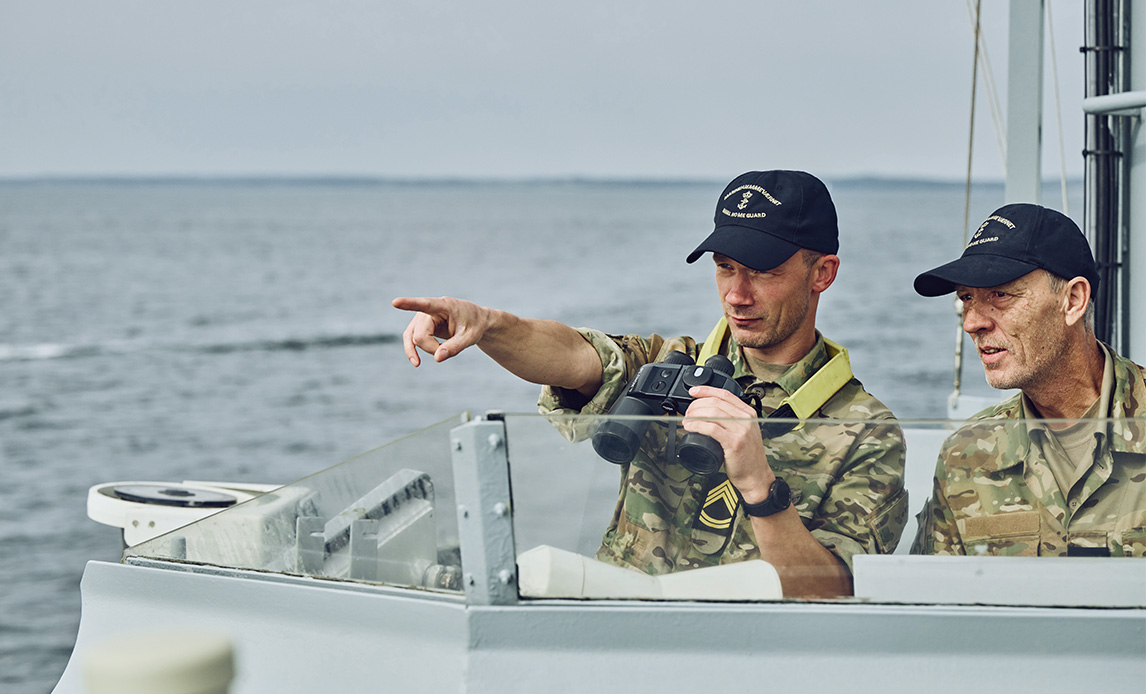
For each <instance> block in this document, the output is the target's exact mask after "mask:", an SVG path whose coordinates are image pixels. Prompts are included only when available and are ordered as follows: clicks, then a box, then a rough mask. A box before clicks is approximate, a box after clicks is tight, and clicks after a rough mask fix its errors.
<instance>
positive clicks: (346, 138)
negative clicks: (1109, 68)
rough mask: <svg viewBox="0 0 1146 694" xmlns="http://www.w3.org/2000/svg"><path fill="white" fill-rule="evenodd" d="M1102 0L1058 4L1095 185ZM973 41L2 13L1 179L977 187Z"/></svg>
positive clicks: (513, 20) (894, 19)
mask: <svg viewBox="0 0 1146 694" xmlns="http://www.w3.org/2000/svg"><path fill="white" fill-rule="evenodd" d="M983 5H984V16H985V20H984V22H985V31H986V37H987V40H988V42H989V55H990V58H991V60H992V63H993V68H994V73H995V78H996V79H997V80H998V81H999V83H1000V84H999V86H1000V89H1004V90H1005V84H1004V83H1005V78H1006V57H1007V46H1006V30H1007V3H1005V2H1002V0H985V1H984V2H983ZM1081 5H1082V3H1080V2H1077V0H1053V2H1052V10H1053V18H1054V24H1055V30H1056V48H1057V55H1058V62H1059V71H1060V83H1061V87H1060V88H1061V90H1062V97H1063V115H1064V119H1065V139H1066V142H1065V147H1066V154H1067V161H1068V173H1070V174H1071V175H1078V174H1080V173H1081V157H1080V156H1079V151H1080V150H1081V148H1082V117H1081V115H1080V113H1079V112H1078V108H1079V101H1080V100H1081V97H1082V90H1083V83H1082V58H1081V56H1080V54H1079V52H1078V46H1079V45H1081V43H1082V25H1081ZM971 51H972V42H971V28H970V22H969V19H968V10H967V3H966V0H870V1H865V2H856V1H847V2H845V1H843V0H835V1H831V2H829V1H827V0H798V1H797V0H791V1H787V2H771V1H762V0H755V1H735V2H719V1H717V2H707V3H696V2H677V1H675V0H662V1H659V2H649V1H646V0H635V1H629V2H616V1H613V2H598V1H596V0H590V1H581V2H576V3H544V2H536V1H526V0H489V1H487V2H454V3H443V2H429V1H426V0H379V1H372V2H367V1H365V0H340V1H334V0H328V1H326V2H305V1H301V0H239V1H238V2H235V1H234V0H227V1H225V2H224V1H220V0H197V1H196V2H158V1H155V0H133V1H129V0H103V1H100V2H89V1H87V0H70V1H69V0H0V176H5V177H10V176H36V175H89V174H113V175H150V174H175V175H179V174H194V175H212V174H223V175H245V174H255V175H257V174H274V175H292V174H303V175H315V174H317V175H323V174H350V175H378V176H418V177H421V176H464V177H485V176H495V177H519V176H622V177H628V176H652V177H713V178H717V179H723V178H727V177H728V176H729V175H730V174H732V173H735V172H739V171H743V170H748V169H754V168H780V167H791V168H802V169H807V170H810V171H813V172H815V173H818V174H820V175H823V176H826V177H832V176H845V175H868V174H875V175H919V176H928V177H940V178H950V179H961V178H962V176H963V175H964V174H965V169H966V158H967V125H968V111H969V98H970V88H971ZM1046 74H1047V87H1046V95H1047V100H1048V108H1047V111H1046V119H1047V120H1046V123H1047V124H1046V126H1045V127H1044V138H1045V141H1046V142H1045V145H1046V153H1045V154H1044V164H1043V165H1044V171H1045V172H1046V173H1047V174H1048V175H1057V172H1058V169H1059V155H1058V141H1057V131H1056V125H1055V122H1054V111H1053V102H1052V101H1051V99H1052V98H1053V89H1052V87H1051V85H1050V78H1051V71H1050V68H1049V64H1048V68H1047V71H1046ZM1000 98H1002V99H1004V102H1003V103H1004V107H1005V93H1002V94H1000ZM978 108H979V117H978V118H977V125H976V132H977V137H976V150H975V161H976V166H975V171H976V175H977V176H981V177H990V178H1001V177H1002V175H1003V170H1002V165H1001V160H1000V155H999V152H998V148H997V146H996V144H995V136H994V132H993V129H992V125H991V120H990V117H989V111H988V108H987V105H986V101H985V100H983V99H981V101H980V105H979V107H978Z"/></svg>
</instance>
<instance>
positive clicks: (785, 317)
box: [736, 296, 810, 349]
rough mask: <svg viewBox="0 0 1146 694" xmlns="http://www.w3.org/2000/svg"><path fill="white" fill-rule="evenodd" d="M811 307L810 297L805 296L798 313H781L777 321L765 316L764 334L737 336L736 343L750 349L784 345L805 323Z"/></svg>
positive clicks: (750, 333)
mask: <svg viewBox="0 0 1146 694" xmlns="http://www.w3.org/2000/svg"><path fill="white" fill-rule="evenodd" d="M809 305H810V297H808V296H804V297H803V303H802V304H801V305H800V306H799V310H798V311H789V312H781V314H780V316H779V318H778V319H777V320H770V319H771V317H770V316H764V317H763V320H762V323H763V324H764V331H763V332H747V333H743V334H742V335H736V342H737V343H739V344H740V346H741V347H746V348H748V349H770V348H772V347H775V346H776V345H779V344H782V343H783V342H784V341H785V340H787V339H788V338H790V337H792V335H794V334H795V333H796V330H798V329H799V327H800V326H801V325H802V324H803V323H804V319H805V318H807V316H808V307H809Z"/></svg>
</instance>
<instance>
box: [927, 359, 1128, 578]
mask: <svg viewBox="0 0 1146 694" xmlns="http://www.w3.org/2000/svg"><path fill="white" fill-rule="evenodd" d="M1108 349H1109V348H1108ZM1110 354H1111V357H1112V359H1113V366H1114V372H1113V375H1114V385H1113V389H1112V392H1111V402H1110V409H1109V412H1110V418H1111V419H1110V421H1109V424H1108V425H1106V426H1105V427H1102V429H1104V430H1102V431H1099V432H1098V433H1096V434H1095V437H1096V439H1097V447H1096V449H1095V454H1094V456H1095V457H1094V461H1093V462H1092V463H1091V465H1090V468H1089V469H1088V470H1086V471H1085V472H1084V473H1083V474H1082V477H1081V479H1079V480H1078V482H1077V483H1075V484H1074V485H1073V486H1072V487H1071V489H1070V490H1069V491H1068V493H1066V494H1064V493H1063V492H1062V491H1061V490H1060V488H1059V484H1058V482H1057V481H1056V480H1055V477H1054V475H1053V473H1052V472H1051V470H1050V468H1049V467H1048V466H1047V462H1046V457H1045V455H1044V453H1043V450H1042V449H1043V446H1044V445H1047V439H1046V433H1045V431H1044V430H1043V429H1042V428H1041V427H1040V428H1036V427H1034V426H1032V427H1030V429H1029V430H1028V427H1027V426H1026V425H1023V424H1021V422H1023V421H1031V420H1024V417H1023V406H1022V401H1021V398H1022V394H1021V393H1020V394H1017V395H1015V396H1014V397H1012V398H1009V399H1008V400H1006V401H1004V402H1001V403H999V404H998V405H995V406H994V407H991V408H988V409H986V410H984V411H983V412H980V413H979V414H977V415H975V417H973V418H972V421H971V422H969V423H968V424H966V425H964V426H963V428H961V429H960V430H959V431H957V432H955V433H954V434H952V435H951V436H950V437H949V438H948V439H947V440H946V441H945V442H944V444H943V448H942V450H941V451H940V453H939V463H938V465H937V466H936V470H935V483H934V492H933V494H932V497H931V500H930V501H929V502H928V503H927V504H926V506H924V508H923V511H922V512H921V513H920V514H919V531H918V534H917V535H916V537H915V542H914V544H913V546H912V548H911V551H912V552H913V553H915V554H991V555H996V554H997V555H1015V556H1035V555H1042V556H1062V555H1066V554H1068V553H1088V552H1091V553H1098V554H1101V555H1105V554H1106V552H1109V553H1110V555H1111V556H1116V557H1117V556H1136V557H1141V556H1146V419H1143V418H1144V417H1146V382H1144V373H1143V369H1142V367H1140V366H1138V365H1137V364H1135V363H1134V362H1132V361H1130V360H1129V359H1125V358H1123V357H1120V356H1118V355H1117V354H1115V353H1114V352H1113V350H1110ZM1123 418H1126V419H1123ZM1133 418H1138V419H1137V420H1135V419H1133Z"/></svg>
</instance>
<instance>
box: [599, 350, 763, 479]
mask: <svg viewBox="0 0 1146 694" xmlns="http://www.w3.org/2000/svg"><path fill="white" fill-rule="evenodd" d="M733 371H734V368H733V366H732V362H731V361H729V360H728V358H727V357H723V356H721V355H719V354H717V355H714V356H712V357H709V358H708V360H707V361H705V362H704V366H699V365H697V364H696V363H695V362H694V361H693V360H692V357H690V356H688V355H687V354H685V353H684V352H678V351H674V352H670V353H669V354H668V356H667V357H666V358H665V360H664V361H663V362H657V363H654V364H645V365H644V366H642V367H641V368H640V369H639V370H638V371H637V375H636V376H635V377H633V380H632V381H630V382H629V385H628V386H627V387H626V388H625V393H624V394H623V395H622V396H621V397H620V398H618V399H617V402H616V403H614V405H613V407H612V408H611V409H610V410H609V415H610V416H613V415H619V416H624V415H641V416H646V417H648V416H654V415H659V414H679V415H683V414H684V413H685V410H687V409H688V406H689V404H690V403H692V401H693V400H694V399H695V398H693V397H692V396H691V395H689V394H688V389H689V388H692V387H693V386H713V387H716V388H723V389H724V390H727V391H729V392H731V393H733V394H734V395H736V396H737V397H743V395H744V393H743V391H741V389H740V386H739V385H738V384H737V383H736V381H734V380H732V374H733ZM648 424H649V421H648V420H647V419H609V420H606V421H605V422H603V423H602V424H601V426H600V427H599V428H598V429H597V431H596V433H594V434H593V449H594V450H596V451H597V454H598V455H600V456H601V457H602V458H604V459H605V460H608V461H609V462H611V463H616V464H618V465H624V464H626V463H630V462H632V460H633V458H635V457H636V455H637V451H638V450H639V449H640V447H641V439H642V438H643V437H644V434H645V431H646V429H647V428H648ZM676 457H677V461H678V462H679V463H680V464H681V465H683V466H684V467H685V468H687V469H688V470H689V471H690V472H692V473H694V474H697V475H711V474H714V473H715V472H716V471H718V470H719V469H720V466H721V465H723V464H724V449H722V448H721V447H720V444H719V443H717V442H716V441H715V440H713V439H712V438H711V437H709V436H705V435H704V434H697V433H694V432H688V433H686V434H685V435H684V436H683V437H681V440H680V442H679V443H678V444H677V446H676Z"/></svg>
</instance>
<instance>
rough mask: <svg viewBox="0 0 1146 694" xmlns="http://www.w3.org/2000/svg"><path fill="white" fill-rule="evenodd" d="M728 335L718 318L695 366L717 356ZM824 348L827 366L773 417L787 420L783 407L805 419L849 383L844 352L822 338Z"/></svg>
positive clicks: (722, 319) (849, 370) (723, 321)
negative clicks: (783, 417) (781, 417)
mask: <svg viewBox="0 0 1146 694" xmlns="http://www.w3.org/2000/svg"><path fill="white" fill-rule="evenodd" d="M731 332H732V331H731V330H730V329H729V327H728V320H727V319H726V318H725V317H724V316H721V317H720V320H719V321H717V323H716V326H715V327H714V328H713V329H712V332H710V333H709V334H708V339H707V340H705V341H704V345H703V346H702V347H701V349H700V354H699V355H698V356H697V358H696V363H698V364H703V363H704V362H706V361H708V358H709V357H711V356H713V355H714V354H717V353H718V352H719V351H720V346H721V345H722V344H724V341H725V340H726V339H728V336H729V335H730V333H731ZM824 346H825V347H827V350H828V363H827V364H824V365H823V366H821V367H820V368H819V370H818V371H816V373H814V374H812V377H811V378H809V379H808V380H807V381H805V382H804V385H802V386H800V387H799V388H797V389H796V392H795V393H792V394H791V395H789V396H788V397H786V398H784V401H783V402H781V403H780V407H778V408H777V409H776V412H775V413H773V416H788V415H787V413H786V412H785V413H784V414H782V415H781V414H780V412H781V411H783V410H784V409H785V407H784V406H785V405H787V406H788V409H790V410H791V412H792V414H793V415H794V416H795V417H796V418H797V419H807V418H808V417H811V416H812V415H813V414H815V413H816V410H819V409H820V408H821V407H823V406H824V403H825V402H827V401H828V400H830V399H831V398H832V396H833V395H835V394H836V393H837V392H838V391H839V390H840V388H843V387H844V384H845V383H847V382H848V381H850V380H851V379H852V365H851V361H850V360H849V359H848V351H847V349H845V348H844V347H842V346H841V345H838V344H836V343H835V342H832V341H831V340H829V339H827V338H826V337H825V338H824Z"/></svg>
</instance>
